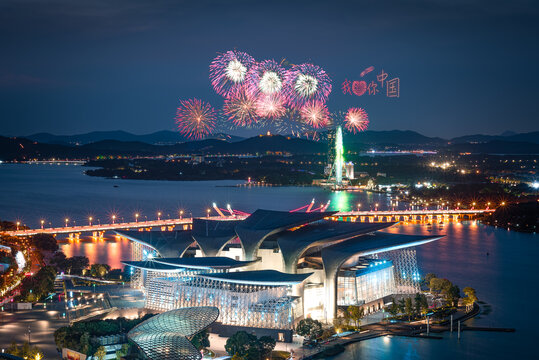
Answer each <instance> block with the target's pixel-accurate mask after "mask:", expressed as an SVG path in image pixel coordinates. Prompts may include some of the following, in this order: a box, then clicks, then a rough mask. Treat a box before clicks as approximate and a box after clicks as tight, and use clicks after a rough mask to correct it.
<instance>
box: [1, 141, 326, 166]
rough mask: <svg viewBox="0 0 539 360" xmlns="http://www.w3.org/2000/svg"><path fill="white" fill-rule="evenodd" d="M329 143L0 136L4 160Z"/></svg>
mask: <svg viewBox="0 0 539 360" xmlns="http://www.w3.org/2000/svg"><path fill="white" fill-rule="evenodd" d="M326 149H327V146H326V143H324V142H316V141H311V140H306V139H298V138H294V137H286V136H282V135H270V136H256V137H253V138H249V139H245V140H241V141H237V142H228V141H225V140H219V139H206V140H199V141H191V142H184V143H178V144H174V145H154V144H148V143H144V142H140V141H118V140H101V141H97V142H93V143H89V144H84V145H68V144H45V143H39V142H36V141H32V140H29V139H25V138H7V137H1V136H0V160H5V161H10V160H32V159H52V158H57V159H66V158H69V159H88V158H96V157H98V156H161V155H162V156H169V155H184V154H232V155H239V154H265V153H266V152H283V153H285V152H286V153H291V154H313V153H324V152H325V151H326Z"/></svg>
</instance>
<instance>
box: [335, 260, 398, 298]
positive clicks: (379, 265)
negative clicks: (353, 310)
mask: <svg viewBox="0 0 539 360" xmlns="http://www.w3.org/2000/svg"><path fill="white" fill-rule="evenodd" d="M395 292H396V286H395V274H394V267H393V263H392V262H391V261H387V260H377V261H373V262H372V263H371V264H369V265H368V266H367V267H366V268H363V269H359V270H355V271H342V272H341V273H340V274H339V277H338V280H337V305H340V306H347V305H362V304H366V303H369V302H371V301H374V300H377V299H381V298H383V297H385V296H388V295H391V294H395Z"/></svg>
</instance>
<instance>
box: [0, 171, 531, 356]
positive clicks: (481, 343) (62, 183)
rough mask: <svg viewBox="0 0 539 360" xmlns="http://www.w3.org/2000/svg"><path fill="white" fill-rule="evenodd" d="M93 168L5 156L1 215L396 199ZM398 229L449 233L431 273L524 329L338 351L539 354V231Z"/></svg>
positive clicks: (435, 249)
mask: <svg viewBox="0 0 539 360" xmlns="http://www.w3.org/2000/svg"><path fill="white" fill-rule="evenodd" d="M83 171H84V168H83V167H79V166H56V165H55V166H51V165H11V164H8V165H6V164H2V165H0V187H1V189H2V191H1V192H0V204H1V205H2V206H1V207H0V219H7V220H15V219H19V220H21V221H23V222H24V223H26V224H28V225H29V226H38V224H39V220H40V219H41V218H44V219H46V220H47V222H51V223H52V224H54V225H56V226H58V225H61V224H62V222H63V221H64V219H65V218H66V217H69V218H70V221H77V222H85V221H86V220H85V219H87V217H88V216H90V215H91V216H94V218H100V219H103V221H105V220H106V219H110V216H111V215H112V214H116V215H117V216H118V218H120V219H121V218H122V217H124V218H125V220H126V221H127V220H129V219H130V217H131V219H132V216H133V214H134V213H135V212H139V213H141V214H142V215H141V217H142V218H144V216H147V217H148V218H155V216H156V215H155V214H156V213H157V211H161V212H162V213H163V214H165V215H164V216H167V215H170V216H174V215H173V214H177V211H178V210H179V209H185V211H186V213H188V212H189V211H190V212H192V213H193V214H195V215H202V214H204V212H205V209H206V208H207V207H208V206H210V205H211V203H212V202H214V201H215V202H217V203H218V204H219V205H220V206H221V207H223V206H224V205H226V204H227V203H230V204H231V205H232V207H233V208H236V209H239V210H243V211H247V212H249V211H253V210H255V209H257V208H270V209H276V210H290V209H293V208H296V207H299V206H302V205H304V204H307V203H308V202H310V201H311V199H312V198H316V201H317V202H326V201H327V200H328V199H331V200H332V207H331V209H335V210H337V209H339V208H340V209H342V210H348V209H350V208H351V207H353V206H356V204H357V203H358V202H360V203H362V208H363V209H365V208H368V207H369V205H368V204H374V203H379V204H380V208H385V207H386V206H387V205H388V198H387V197H385V196H383V195H377V194H370V193H354V194H349V193H331V192H328V191H325V190H323V189H320V188H312V187H302V188H293V187H281V188H251V189H245V188H235V187H230V186H231V185H234V184H236V183H237V182H234V181H219V182H214V181H212V182H167V181H133V180H107V179H101V178H91V177H88V176H85V175H83V173H82V172H83ZM114 185H117V186H118V187H114ZM388 231H391V232H401V233H409V234H433V233H442V234H445V235H446V236H445V237H444V238H443V239H441V240H439V241H436V242H433V243H429V244H426V245H423V246H420V247H418V248H417V253H418V261H419V265H420V268H421V272H422V273H423V274H425V273H427V272H434V273H436V274H438V275H439V276H443V277H446V278H448V279H450V280H451V281H453V282H455V283H457V284H458V285H459V286H460V287H461V288H463V287H465V286H471V287H474V288H475V289H476V290H477V293H478V296H479V298H480V300H483V301H485V302H486V303H487V304H488V305H489V307H490V309H491V310H490V312H489V313H488V314H482V315H481V316H479V317H477V318H475V319H473V320H471V321H470V322H469V323H470V324H474V325H485V326H497V327H514V328H516V329H517V331H516V332H515V333H512V334H511V333H481V332H465V333H463V336H462V338H461V339H460V341H459V340H457V339H456V334H454V335H450V334H444V335H443V336H444V340H421V339H405V338H388V337H386V338H378V339H374V340H369V341H365V342H362V343H360V344H355V345H352V346H350V347H348V349H347V351H346V352H345V353H343V354H342V355H340V356H337V357H335V359H338V360H344V359H384V360H385V359H429V358H433V359H456V358H462V359H500V358H519V359H537V358H539V356H537V350H536V347H535V346H534V342H535V341H536V338H537V335H539V332H538V331H537V330H536V327H535V326H534V324H533V321H534V312H533V309H534V305H535V302H536V301H537V299H539V289H538V288H539V281H538V273H539V272H538V270H539V269H538V268H539V265H538V261H537V259H538V258H539V240H538V238H537V235H535V234H522V233H516V232H510V231H507V230H504V229H495V228H492V227H487V226H484V225H481V224H478V223H475V222H468V223H463V224H446V225H445V226H444V228H443V229H441V230H440V229H438V228H436V227H435V228H434V229H433V231H432V232H429V231H427V228H426V227H425V226H419V225H396V226H394V227H392V228H391V229H389V230H388ZM62 250H63V251H64V252H65V253H66V255H68V256H72V255H86V256H88V257H89V258H90V262H92V263H94V262H107V263H109V264H111V265H112V266H113V267H119V266H120V260H122V259H128V258H129V256H130V246H129V243H128V242H127V241H118V242H107V241H105V242H99V243H85V242H81V243H77V244H66V245H62ZM487 252H488V253H489V255H488V256H487Z"/></svg>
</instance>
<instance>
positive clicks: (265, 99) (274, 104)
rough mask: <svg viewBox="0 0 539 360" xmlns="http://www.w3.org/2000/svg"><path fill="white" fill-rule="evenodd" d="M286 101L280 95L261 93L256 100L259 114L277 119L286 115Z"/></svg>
mask: <svg viewBox="0 0 539 360" xmlns="http://www.w3.org/2000/svg"><path fill="white" fill-rule="evenodd" d="M284 105H285V101H284V99H283V97H282V96H280V95H260V96H259V97H258V99H257V101H256V109H257V113H258V116H260V117H263V118H270V119H275V118H278V117H281V116H284V114H285V112H286V108H285V106H284Z"/></svg>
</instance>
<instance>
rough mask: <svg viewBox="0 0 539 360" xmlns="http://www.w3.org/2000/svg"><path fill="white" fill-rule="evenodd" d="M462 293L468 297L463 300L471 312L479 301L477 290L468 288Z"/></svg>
mask: <svg viewBox="0 0 539 360" xmlns="http://www.w3.org/2000/svg"><path fill="white" fill-rule="evenodd" d="M462 292H463V293H464V295H466V297H465V298H464V299H463V301H464V305H466V309H467V310H469V309H470V308H471V307H473V304H474V303H475V302H476V301H477V300H478V299H477V295H476V293H475V289H474V288H471V287H469V286H467V287H465V288H464V289H463V290H462Z"/></svg>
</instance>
